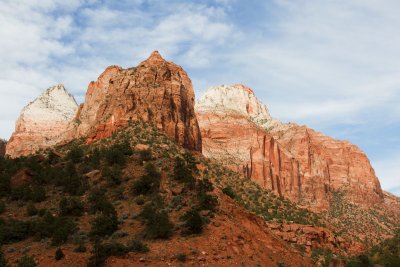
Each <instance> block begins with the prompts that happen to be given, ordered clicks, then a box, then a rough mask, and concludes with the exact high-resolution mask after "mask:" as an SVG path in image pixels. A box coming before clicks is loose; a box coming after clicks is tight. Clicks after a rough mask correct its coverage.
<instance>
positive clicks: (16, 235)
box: [0, 219, 30, 244]
mask: <svg viewBox="0 0 400 267" xmlns="http://www.w3.org/2000/svg"><path fill="white" fill-rule="evenodd" d="M29 230H30V229H29V222H24V221H19V220H15V219H9V220H3V219H0V244H7V243H12V242H18V241H21V240H24V239H26V238H27V237H28V236H29V234H30V231H29Z"/></svg>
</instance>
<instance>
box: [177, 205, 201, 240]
mask: <svg viewBox="0 0 400 267" xmlns="http://www.w3.org/2000/svg"><path fill="white" fill-rule="evenodd" d="M181 219H182V220H183V221H184V223H185V229H184V231H183V232H182V233H183V234H185V235H192V234H200V233H201V232H202V231H203V219H202V217H201V215H200V213H199V212H198V211H197V210H196V209H191V210H189V211H187V212H186V213H185V214H184V215H183V216H182V218H181Z"/></svg>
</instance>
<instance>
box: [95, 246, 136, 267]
mask: <svg viewBox="0 0 400 267" xmlns="http://www.w3.org/2000/svg"><path fill="white" fill-rule="evenodd" d="M128 252H129V250H128V248H127V247H125V246H124V245H123V244H120V243H107V244H101V243H100V242H99V241H96V242H95V244H94V246H93V251H92V256H91V257H90V258H89V262H88V265H87V266H88V267H97V266H101V265H103V264H104V262H105V261H106V259H107V258H108V257H110V256H123V255H125V254H126V253H128Z"/></svg>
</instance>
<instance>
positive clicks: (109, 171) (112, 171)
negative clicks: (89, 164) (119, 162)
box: [102, 166, 122, 186]
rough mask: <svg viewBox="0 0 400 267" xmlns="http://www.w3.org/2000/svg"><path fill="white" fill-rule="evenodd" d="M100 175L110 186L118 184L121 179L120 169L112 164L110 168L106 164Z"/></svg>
mask: <svg viewBox="0 0 400 267" xmlns="http://www.w3.org/2000/svg"><path fill="white" fill-rule="evenodd" d="M102 176H103V177H104V179H105V180H106V181H107V183H108V184H109V185H111V186H113V185H120V184H121V180H122V170H121V167H119V166H112V167H111V168H110V167H108V166H106V167H104V169H103V172H102Z"/></svg>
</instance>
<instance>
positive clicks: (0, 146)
mask: <svg viewBox="0 0 400 267" xmlns="http://www.w3.org/2000/svg"><path fill="white" fill-rule="evenodd" d="M6 145H7V141H6V140H3V139H0V157H4V155H5V154H6Z"/></svg>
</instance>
